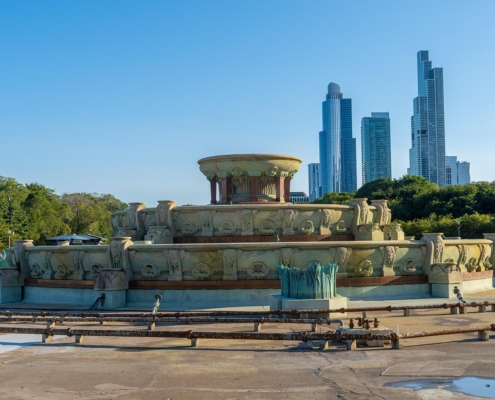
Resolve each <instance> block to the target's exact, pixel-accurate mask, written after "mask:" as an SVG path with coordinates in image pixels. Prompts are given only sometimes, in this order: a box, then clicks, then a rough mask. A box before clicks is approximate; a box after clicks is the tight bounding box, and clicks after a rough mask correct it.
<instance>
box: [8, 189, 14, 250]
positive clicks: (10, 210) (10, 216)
mask: <svg viewBox="0 0 495 400" xmlns="http://www.w3.org/2000/svg"><path fill="white" fill-rule="evenodd" d="M7 200H8V202H9V211H8V213H7V216H8V218H9V247H10V235H11V234H12V233H13V232H12V231H11V229H10V228H11V226H12V200H11V198H10V196H9V197H8V198H7Z"/></svg>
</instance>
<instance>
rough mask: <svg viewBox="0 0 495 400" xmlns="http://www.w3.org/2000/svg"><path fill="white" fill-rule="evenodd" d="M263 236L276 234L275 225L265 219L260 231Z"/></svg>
mask: <svg viewBox="0 0 495 400" xmlns="http://www.w3.org/2000/svg"><path fill="white" fill-rule="evenodd" d="M259 232H260V234H262V235H273V234H275V223H274V222H273V221H271V220H269V219H265V220H264V221H263V222H262V223H261V226H260V229H259Z"/></svg>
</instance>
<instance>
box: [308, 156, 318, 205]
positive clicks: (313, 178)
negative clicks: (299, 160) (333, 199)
mask: <svg viewBox="0 0 495 400" xmlns="http://www.w3.org/2000/svg"><path fill="white" fill-rule="evenodd" d="M308 183H309V201H313V200H315V199H317V198H318V197H321V193H320V164H318V163H312V164H308Z"/></svg>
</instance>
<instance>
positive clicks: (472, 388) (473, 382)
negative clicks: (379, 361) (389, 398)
mask: <svg viewBox="0 0 495 400" xmlns="http://www.w3.org/2000/svg"><path fill="white" fill-rule="evenodd" d="M386 386H389V387H408V388H411V389H414V390H423V389H435V388H440V387H441V388H442V389H444V390H449V391H451V392H458V393H463V394H466V395H468V396H477V397H483V398H487V399H493V398H495V378H480V377H476V376H463V377H462V378H456V379H419V380H414V381H401V382H392V383H388V384H387V385H386Z"/></svg>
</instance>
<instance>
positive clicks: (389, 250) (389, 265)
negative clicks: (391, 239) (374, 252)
mask: <svg viewBox="0 0 495 400" xmlns="http://www.w3.org/2000/svg"><path fill="white" fill-rule="evenodd" d="M398 250H399V247H397V246H385V247H381V248H380V251H381V253H382V256H383V262H382V271H383V276H394V275H395V273H394V270H393V266H394V259H395V255H396V254H397V251H398Z"/></svg>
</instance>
